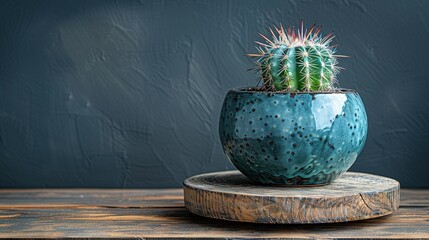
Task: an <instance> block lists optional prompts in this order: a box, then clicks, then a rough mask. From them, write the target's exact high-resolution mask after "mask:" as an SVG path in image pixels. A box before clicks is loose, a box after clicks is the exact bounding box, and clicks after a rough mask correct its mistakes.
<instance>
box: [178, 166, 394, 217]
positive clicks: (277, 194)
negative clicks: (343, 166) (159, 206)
mask: <svg viewBox="0 0 429 240" xmlns="http://www.w3.org/2000/svg"><path fill="white" fill-rule="evenodd" d="M184 193H185V206H186V208H187V209H188V210H189V211H190V212H192V213H194V214H197V215H200V216H206V217H212V218H217V219H224V220H231V221H240V222H258V223H289V224H290V223H302V224H313V223H330V222H347V221H354V220H361V219H369V218H375V217H380V216H384V215H388V214H391V213H392V212H394V211H395V210H396V209H397V208H398V206H399V183H398V182H397V181H395V180H393V179H390V178H385V177H380V176H376V175H371V174H363V173H353V172H347V173H345V174H344V175H343V176H342V177H341V178H339V179H337V180H336V181H335V182H333V183H331V184H329V185H325V186H318V187H281V186H266V185H259V184H256V183H254V182H252V181H251V180H250V179H248V178H247V177H245V176H244V175H243V174H241V173H240V172H238V171H226V172H217V173H209V174H202V175H197V176H194V177H191V178H188V179H187V180H185V182H184Z"/></svg>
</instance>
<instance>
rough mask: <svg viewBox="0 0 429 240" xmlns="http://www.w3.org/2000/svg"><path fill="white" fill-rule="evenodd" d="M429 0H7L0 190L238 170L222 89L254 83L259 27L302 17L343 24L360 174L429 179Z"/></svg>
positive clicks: (423, 182)
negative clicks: (224, 121) (226, 149)
mask: <svg viewBox="0 0 429 240" xmlns="http://www.w3.org/2000/svg"><path fill="white" fill-rule="evenodd" d="M428 7H429V4H428V3H427V2H423V1H422V2H420V1H411V2H407V3H405V2H403V1H389V4H386V3H385V2H383V1H377V2H369V1H351V2H331V1H317V2H307V1H300V2H294V1H264V2H259V1H241V0H237V1H216V2H214V1H180V2H179V1H165V2H164V1H120V2H116V1H91V2H86V1H65V0H63V1H39V2H34V1H19V2H16V1H5V2H2V7H1V8H0V16H1V17H0V137H1V138H0V187H179V186H181V182H182V181H183V179H184V178H186V177H188V176H191V175H193V174H196V173H202V172H210V171H217V170H225V169H232V165H231V164H230V163H229V162H228V160H227V159H226V157H225V156H224V154H223V153H222V150H221V147H220V142H219V139H218V133H217V124H218V117H219V112H220V107H221V104H222V101H223V97H224V95H225V94H226V92H227V90H228V89H229V88H232V87H237V86H246V85H253V84H255V83H256V81H255V79H256V78H257V75H253V74H252V73H250V72H247V71H246V70H247V69H248V68H250V67H252V66H253V64H252V61H251V60H250V59H248V58H247V57H245V56H244V54H245V53H248V52H253V51H254V43H253V41H254V40H259V37H258V32H262V33H266V32H267V27H269V26H272V25H273V24H278V23H279V22H282V23H283V24H284V25H287V24H297V23H298V20H299V19H300V18H301V17H304V19H306V21H307V22H309V24H310V23H312V22H314V21H317V22H320V23H323V24H324V26H326V27H325V28H326V29H325V31H326V32H328V31H330V30H335V33H336V35H337V36H338V37H337V38H338V40H337V42H341V43H342V44H343V45H342V46H340V47H339V52H341V53H343V54H347V55H350V56H352V58H351V59H348V60H344V61H342V62H340V64H341V65H342V66H344V67H346V68H347V69H348V70H347V71H345V72H343V73H341V74H340V75H339V80H340V84H341V86H342V87H349V88H354V89H357V90H358V91H359V92H360V94H361V96H362V98H363V100H364V102H365V105H366V108H367V111H368V116H369V137H368V140H367V145H366V148H365V149H364V151H363V153H362V155H361V157H360V158H359V159H358V160H357V162H356V163H355V165H354V167H353V168H352V170H354V171H362V172H370V173H377V174H381V175H386V176H390V177H394V178H396V179H398V180H400V181H401V183H402V186H406V187H429V181H428V180H427V178H426V177H425V174H426V171H425V169H426V168H427V167H428V166H429V163H427V161H425V159H426V156H427V155H428V154H429V149H428V146H429V144H428V143H429V141H428V140H427V139H428V137H429V122H428V120H427V119H429V112H428V111H427V109H428V107H429V100H427V99H426V98H424V97H423V96H425V89H428V88H429V81H426V80H427V78H428V75H429V74H428V73H427V71H424V69H425V66H426V64H427V60H426V57H425V56H427V55H428V54H429V49H428V48H424V47H422V46H425V45H426V42H428V40H429V34H428V31H429V27H428V26H427V25H425V24H426V23H427V22H429V21H428V20H429V14H428V13H427V11H425V9H428ZM399 32H400V33H401V34H398V33H399ZM410 39H412V41H413V44H404V43H408V42H409V41H410ZM415 53H419V54H415ZM405 59H408V60H409V61H408V60H407V61H404V60H405Z"/></svg>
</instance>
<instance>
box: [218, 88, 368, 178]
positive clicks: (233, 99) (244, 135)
mask: <svg viewBox="0 0 429 240" xmlns="http://www.w3.org/2000/svg"><path fill="white" fill-rule="evenodd" d="M367 128H368V125H367V116H366V112H365V107H364V105H363V103H362V100H361V98H360V97H359V94H358V93H357V92H355V91H354V90H349V89H339V90H337V91H336V92H315V93H281V92H280V93H279V92H262V91H255V90H254V89H251V88H243V89H232V90H230V91H229V92H228V94H227V95H226V97H225V100H224V103H223V106H222V111H221V115H220V120H219V135H220V140H221V142H222V146H223V150H224V152H225V154H226V156H227V157H228V159H229V160H230V161H231V162H232V163H233V164H234V166H235V167H236V168H237V169H238V170H240V172H242V173H243V174H244V175H246V176H247V177H249V178H250V179H252V180H254V181H256V182H259V183H262V184H280V185H322V184H328V183H330V182H332V181H333V180H335V179H337V178H338V177H339V176H341V174H343V173H344V172H346V171H347V170H348V169H349V168H350V167H351V165H352V164H353V163H354V162H355V160H356V158H357V157H358V155H359V153H360V152H361V151H362V148H363V146H364V144H365V140H366V136H367Z"/></svg>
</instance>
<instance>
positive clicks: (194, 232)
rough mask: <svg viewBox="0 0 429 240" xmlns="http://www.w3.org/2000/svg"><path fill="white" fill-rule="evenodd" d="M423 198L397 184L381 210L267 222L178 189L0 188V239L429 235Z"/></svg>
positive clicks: (423, 193)
mask: <svg viewBox="0 0 429 240" xmlns="http://www.w3.org/2000/svg"><path fill="white" fill-rule="evenodd" d="M428 200H429V189H420V190H413V189H401V204H400V208H399V209H398V210H397V211H396V212H395V213H394V214H392V215H389V216H385V217H381V218H375V219H368V220H363V221H355V222H347V223H333V224H318V225H272V224H256V223H243V222H226V221H222V220H216V219H211V218H204V217H199V216H196V215H193V214H191V213H189V212H188V211H187V210H186V209H185V208H184V204H183V193H182V189H151V190H137V189H134V190H112V189H64V190H63V189H49V190H46V189H22V190H21V189H0V204H1V205H0V238H23V239H35V238H45V239H58V238H77V239H100V238H111V239H160V238H182V239H184V238H212V239H231V238H237V239H249V238H264V239H270V238H272V239H287V238H295V239H321V238H323V239H350V238H352V239H356V238H361V239H365V238H366V239H374V238H378V239H387V238H390V239H399V238H407V239H411V238H421V239H425V238H426V239H429V202H428ZM45 202H46V204H45ZM63 202H65V203H66V204H63ZM127 204H129V205H127Z"/></svg>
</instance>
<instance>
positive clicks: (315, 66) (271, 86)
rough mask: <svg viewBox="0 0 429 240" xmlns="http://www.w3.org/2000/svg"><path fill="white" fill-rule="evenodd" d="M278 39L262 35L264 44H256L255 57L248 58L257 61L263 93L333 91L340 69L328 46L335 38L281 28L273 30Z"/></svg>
mask: <svg viewBox="0 0 429 240" xmlns="http://www.w3.org/2000/svg"><path fill="white" fill-rule="evenodd" d="M275 30H276V32H277V35H276V34H274V32H273V31H272V30H271V29H270V31H271V34H272V36H273V40H270V39H268V38H267V37H265V36H264V35H262V34H261V37H262V38H264V39H265V41H266V43H260V42H256V43H258V44H259V45H260V46H258V47H257V49H258V53H256V54H248V55H249V56H251V57H257V58H258V60H257V61H256V64H257V65H258V68H257V71H260V73H261V75H262V76H261V80H262V82H263V84H264V86H265V89H266V90H271V91H288V92H296V91H303V92H311V91H329V90H332V89H334V84H335V83H336V75H337V73H338V72H339V69H340V67H338V66H337V63H338V61H337V58H338V57H344V56H341V55H334V54H335V51H336V50H335V48H333V47H331V46H329V44H330V43H331V41H332V39H333V38H334V36H333V35H332V34H328V35H327V36H325V37H323V38H322V37H321V36H320V35H319V33H320V27H316V25H313V26H312V27H311V28H310V30H308V31H307V30H305V31H304V27H303V22H302V21H301V28H300V29H299V30H298V31H295V30H294V29H293V28H290V27H289V28H288V29H287V32H286V31H285V30H284V28H283V27H282V26H280V29H279V28H276V27H275Z"/></svg>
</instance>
